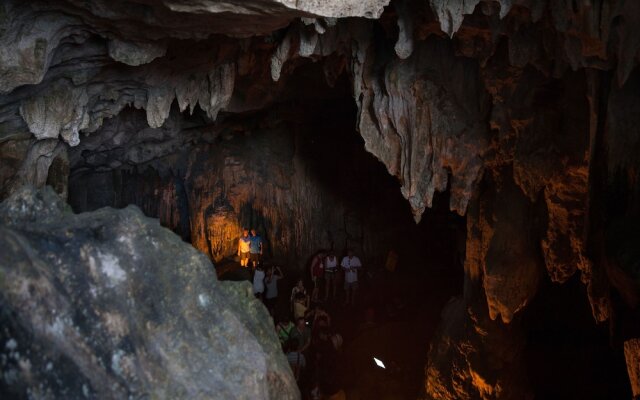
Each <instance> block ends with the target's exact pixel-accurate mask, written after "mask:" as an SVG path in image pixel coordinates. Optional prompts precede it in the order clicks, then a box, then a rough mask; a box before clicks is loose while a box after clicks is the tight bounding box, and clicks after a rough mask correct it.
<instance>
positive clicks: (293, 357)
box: [285, 339, 307, 383]
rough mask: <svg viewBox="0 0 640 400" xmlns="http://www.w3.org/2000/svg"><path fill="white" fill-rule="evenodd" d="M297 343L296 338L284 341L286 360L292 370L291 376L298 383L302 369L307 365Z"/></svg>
mask: <svg viewBox="0 0 640 400" xmlns="http://www.w3.org/2000/svg"><path fill="white" fill-rule="evenodd" d="M298 343H299V342H298V340H296V339H289V340H288V341H287V342H286V343H285V353H286V355H287V361H289V365H290V366H291V371H293V376H294V377H295V378H296V381H297V382H298V383H299V382H300V377H301V376H302V370H303V369H304V368H305V367H306V366H307V362H306V360H305V358H304V354H302V351H301V350H300V345H299V344H298Z"/></svg>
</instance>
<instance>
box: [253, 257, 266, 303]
mask: <svg viewBox="0 0 640 400" xmlns="http://www.w3.org/2000/svg"><path fill="white" fill-rule="evenodd" d="M253 294H255V295H256V297H257V298H259V299H260V300H262V298H263V296H264V270H263V269H262V265H259V266H258V268H256V273H255V274H253Z"/></svg>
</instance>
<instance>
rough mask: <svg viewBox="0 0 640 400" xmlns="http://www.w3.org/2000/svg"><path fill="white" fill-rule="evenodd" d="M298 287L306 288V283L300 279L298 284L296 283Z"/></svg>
mask: <svg viewBox="0 0 640 400" xmlns="http://www.w3.org/2000/svg"><path fill="white" fill-rule="evenodd" d="M296 286H297V287H298V289H302V288H304V281H303V280H302V279H298V282H296Z"/></svg>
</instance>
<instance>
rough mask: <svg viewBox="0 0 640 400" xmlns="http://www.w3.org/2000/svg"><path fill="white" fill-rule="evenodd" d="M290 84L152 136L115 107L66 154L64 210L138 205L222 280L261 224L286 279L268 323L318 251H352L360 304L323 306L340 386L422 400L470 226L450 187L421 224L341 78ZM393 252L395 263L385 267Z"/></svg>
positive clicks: (310, 73)
mask: <svg viewBox="0 0 640 400" xmlns="http://www.w3.org/2000/svg"><path fill="white" fill-rule="evenodd" d="M293 79H295V80H294V81H293V82H289V84H288V87H289V88H291V89H289V90H288V91H287V93H285V94H284V95H283V96H282V99H281V101H280V102H278V103H276V104H275V105H273V106H272V107H270V108H268V109H266V110H259V111H255V112H246V113H241V114H223V115H221V116H220V117H219V119H218V121H217V122H216V123H213V122H211V121H210V120H209V119H208V118H206V116H203V115H202V113H201V111H200V110H198V109H196V111H195V113H194V115H191V116H190V115H188V114H186V113H180V112H179V111H178V110H176V107H175V105H174V107H173V108H172V111H171V114H170V118H169V123H167V124H165V125H164V126H163V127H162V128H159V129H151V128H150V127H149V126H148V125H147V124H146V120H145V118H144V113H143V112H141V111H138V110H135V109H132V108H128V109H125V110H123V112H121V114H120V115H119V116H118V117H116V118H114V120H113V121H107V122H106V123H105V127H104V128H103V131H102V132H100V135H99V137H100V138H101V140H102V142H101V143H99V144H98V145H92V144H91V137H87V138H86V139H85V140H83V143H82V144H81V145H80V146H78V148H77V149H74V150H73V151H72V152H71V155H70V157H71V160H72V169H71V172H70V184H69V203H70V204H71V205H72V206H73V208H74V210H75V211H76V212H81V211H89V210H93V209H97V208H100V207H104V206H112V207H117V208H121V207H125V206H127V205H129V204H135V205H137V206H138V207H140V208H141V209H142V210H143V211H144V212H145V214H147V215H149V216H152V217H157V218H160V221H161V223H162V224H163V225H164V226H166V227H168V228H170V229H172V230H174V231H175V232H176V233H178V234H179V235H180V236H181V237H183V239H185V240H187V241H191V242H192V243H193V245H194V246H195V247H196V248H198V249H199V250H201V251H203V252H204V253H205V254H207V255H208V256H209V257H210V258H211V259H212V260H213V261H214V263H215V267H216V271H217V274H218V277H219V278H220V279H222V280H235V281H238V280H248V281H250V280H251V276H250V273H249V272H248V269H242V268H240V266H239V264H238V257H237V254H236V249H237V241H238V238H239V237H240V235H241V230H242V228H244V227H246V228H254V229H256V230H257V231H258V233H259V234H260V235H261V236H262V237H263V238H264V263H265V265H279V266H281V267H282V269H283V271H284V274H285V277H286V279H285V280H283V281H282V282H280V283H279V292H280V296H279V302H278V305H277V307H276V311H275V313H274V319H275V321H276V322H277V321H279V320H281V319H282V318H283V316H285V315H287V316H289V317H290V315H288V314H290V313H291V309H290V304H289V299H288V294H289V293H290V292H291V289H292V287H293V286H294V285H295V282H296V281H297V280H298V279H303V280H304V281H305V283H306V287H307V288H310V287H311V286H312V284H311V280H310V274H309V263H310V260H311V258H312V256H313V255H314V254H315V253H316V252H317V251H318V250H320V249H325V250H332V251H334V252H335V253H336V255H337V257H338V259H339V260H341V259H342V257H343V256H344V255H345V254H346V250H347V249H353V250H354V251H355V254H356V255H357V256H358V257H359V258H360V259H361V260H362V262H363V265H364V269H363V270H362V271H361V272H360V273H359V281H360V288H359V291H358V298H357V303H356V305H355V306H349V307H346V306H344V305H343V304H342V302H343V300H344V297H343V296H344V294H343V290H342V283H340V284H339V287H338V298H337V299H331V301H329V302H327V303H326V304H324V306H325V307H326V308H327V310H328V311H329V313H330V315H331V316H332V319H333V327H332V330H333V331H334V332H336V333H339V334H340V335H341V336H342V337H343V339H344V345H343V348H342V352H341V356H340V360H339V362H338V364H337V366H336V368H337V372H336V374H335V380H334V381H335V383H336V384H337V385H340V386H341V387H343V388H344V389H345V390H346V391H347V392H348V393H350V395H354V396H355V395H360V396H363V398H385V397H388V398H406V399H413V398H416V397H417V396H418V395H419V393H420V392H421V390H422V382H423V368H424V365H425V364H426V356H427V353H428V343H429V340H430V338H431V336H432V335H433V332H434V331H435V327H436V326H437V323H438V320H439V318H440V315H439V314H440V310H441V309H442V307H443V305H444V304H445V303H446V302H447V301H448V300H449V298H450V297H452V296H456V295H460V293H461V291H462V271H463V268H462V262H463V260H464V243H465V231H466V222H465V218H464V217H460V216H458V215H457V214H455V213H453V212H451V211H449V210H448V203H449V199H448V194H447V193H445V194H439V195H437V196H436V198H435V200H434V204H433V207H432V208H430V209H428V210H427V211H426V212H425V214H424V215H423V217H422V219H421V221H420V223H416V222H415V220H414V218H413V215H412V213H411V209H410V207H409V204H408V202H407V201H406V199H404V198H403V197H402V195H401V192H400V186H399V184H398V182H397V179H396V178H394V177H392V176H391V175H389V173H388V172H387V170H386V168H385V167H384V165H382V163H380V162H379V161H378V160H376V159H375V157H374V156H373V155H372V154H371V153H369V152H367V151H366V150H365V147H364V142H363V140H362V137H361V136H360V135H359V134H358V133H357V132H356V131H355V125H356V111H357V109H356V107H355V105H354V103H353V98H352V97H351V94H350V89H349V82H348V80H347V78H346V76H345V75H343V76H341V77H340V79H338V81H337V82H336V84H335V85H334V87H329V86H327V84H326V82H325V79H324V77H323V76H322V70H321V68H320V66H319V65H310V66H306V67H302V68H300V69H299V71H298V73H297V74H296V75H295V76H294V78H293ZM302 82H304V83H305V84H304V85H303V84H302ZM310 86H311V87H313V90H312V91H310V90H309V87H310ZM302 88H304V90H302ZM310 92H311V93H313V95H312V96H310V95H309V94H308V93H310ZM119 136H120V137H126V138H127V139H126V140H127V141H128V142H126V143H122V142H120V141H118V139H117V138H118V137H119ZM105 137H106V138H111V139H108V140H105ZM185 138H187V139H185ZM177 140H180V141H181V142H182V143H183V145H176V144H175V142H176V141H177ZM85 143H86V144H85ZM167 148H168V149H170V150H166V149H167ZM127 160H129V162H127ZM132 160H135V161H136V162H135V163H134V162H131V161H132ZM140 161H142V162H140ZM96 164H99V165H96ZM292 228H294V230H293V231H292V230H291V229H292ZM392 250H393V251H395V252H396V253H397V254H398V256H399V257H398V260H399V261H398V267H397V269H396V270H395V271H394V272H389V271H387V270H385V268H384V264H385V262H386V258H387V257H388V254H389V252H390V251H392ZM322 290H323V287H322V286H321V291H322ZM321 293H323V292H321ZM321 297H322V296H321ZM373 357H377V358H379V359H382V360H384V362H385V363H386V367H387V368H386V369H381V368H379V367H377V366H376V365H375V363H374V362H373ZM309 384H310V382H306V383H305V385H309ZM379 396H381V397H379Z"/></svg>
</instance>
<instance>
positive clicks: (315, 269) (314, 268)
mask: <svg viewBox="0 0 640 400" xmlns="http://www.w3.org/2000/svg"><path fill="white" fill-rule="evenodd" d="M324 256H325V252H324V251H323V250H320V251H319V252H318V254H316V255H315V256H314V257H313V258H312V259H311V271H310V272H311V281H312V282H313V291H312V292H311V301H318V295H319V294H320V280H321V279H322V277H323V276H324Z"/></svg>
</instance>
